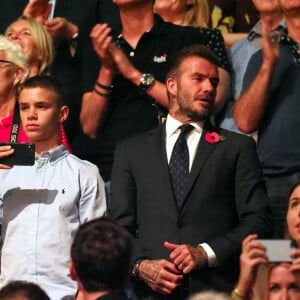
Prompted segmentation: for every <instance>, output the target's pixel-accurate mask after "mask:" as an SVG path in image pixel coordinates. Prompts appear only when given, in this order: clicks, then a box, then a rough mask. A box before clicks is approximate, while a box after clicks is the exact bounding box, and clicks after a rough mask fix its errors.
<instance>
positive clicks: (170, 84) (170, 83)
mask: <svg viewBox="0 0 300 300" xmlns="http://www.w3.org/2000/svg"><path fill="white" fill-rule="evenodd" d="M166 86H167V90H168V93H169V94H170V95H171V96H173V97H175V96H176V95H177V80H176V79H175V78H174V77H169V78H168V79H167V81H166Z"/></svg>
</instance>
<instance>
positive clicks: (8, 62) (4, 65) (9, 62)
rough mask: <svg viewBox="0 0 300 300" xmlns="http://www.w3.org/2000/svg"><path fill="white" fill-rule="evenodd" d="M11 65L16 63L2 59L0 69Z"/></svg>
mask: <svg viewBox="0 0 300 300" xmlns="http://www.w3.org/2000/svg"><path fill="white" fill-rule="evenodd" d="M9 65H15V64H14V63H13V62H11V61H8V60H4V59H0V69H4V68H6V67H7V66H9Z"/></svg>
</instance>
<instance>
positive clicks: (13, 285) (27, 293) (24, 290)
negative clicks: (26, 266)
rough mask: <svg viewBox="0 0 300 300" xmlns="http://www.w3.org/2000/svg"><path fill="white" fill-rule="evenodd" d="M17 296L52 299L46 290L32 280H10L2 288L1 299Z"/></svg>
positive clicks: (36, 299) (32, 298) (39, 299)
mask: <svg viewBox="0 0 300 300" xmlns="http://www.w3.org/2000/svg"><path fill="white" fill-rule="evenodd" d="M17 296H23V297H26V300H50V298H49V297H48V295H47V294H46V292H45V291H44V290H43V289H42V288H41V287H39V286H38V285H37V284H35V283H32V282H27V281H21V280H16V281H10V282H9V283H8V284H6V285H5V286H3V287H2V289H1V290H0V300H13V299H15V297H17ZM18 299H19V298H18Z"/></svg>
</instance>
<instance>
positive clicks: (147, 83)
mask: <svg viewBox="0 0 300 300" xmlns="http://www.w3.org/2000/svg"><path fill="white" fill-rule="evenodd" d="M154 83H155V78H154V76H153V75H152V74H149V73H144V74H143V75H142V77H141V79H140V85H139V88H140V90H141V91H143V92H146V91H147V89H149V88H150V87H151V86H153V85H154Z"/></svg>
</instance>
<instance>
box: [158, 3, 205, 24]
mask: <svg viewBox="0 0 300 300" xmlns="http://www.w3.org/2000/svg"><path fill="white" fill-rule="evenodd" d="M154 11H155V12H156V13H158V14H159V15H160V16H161V17H162V18H163V19H164V20H165V21H168V22H171V23H173V24H177V25H182V26H193V27H208V24H209V18H210V15H209V6H208V3H207V0H175V1H170V0H156V1H155V4H154Z"/></svg>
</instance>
